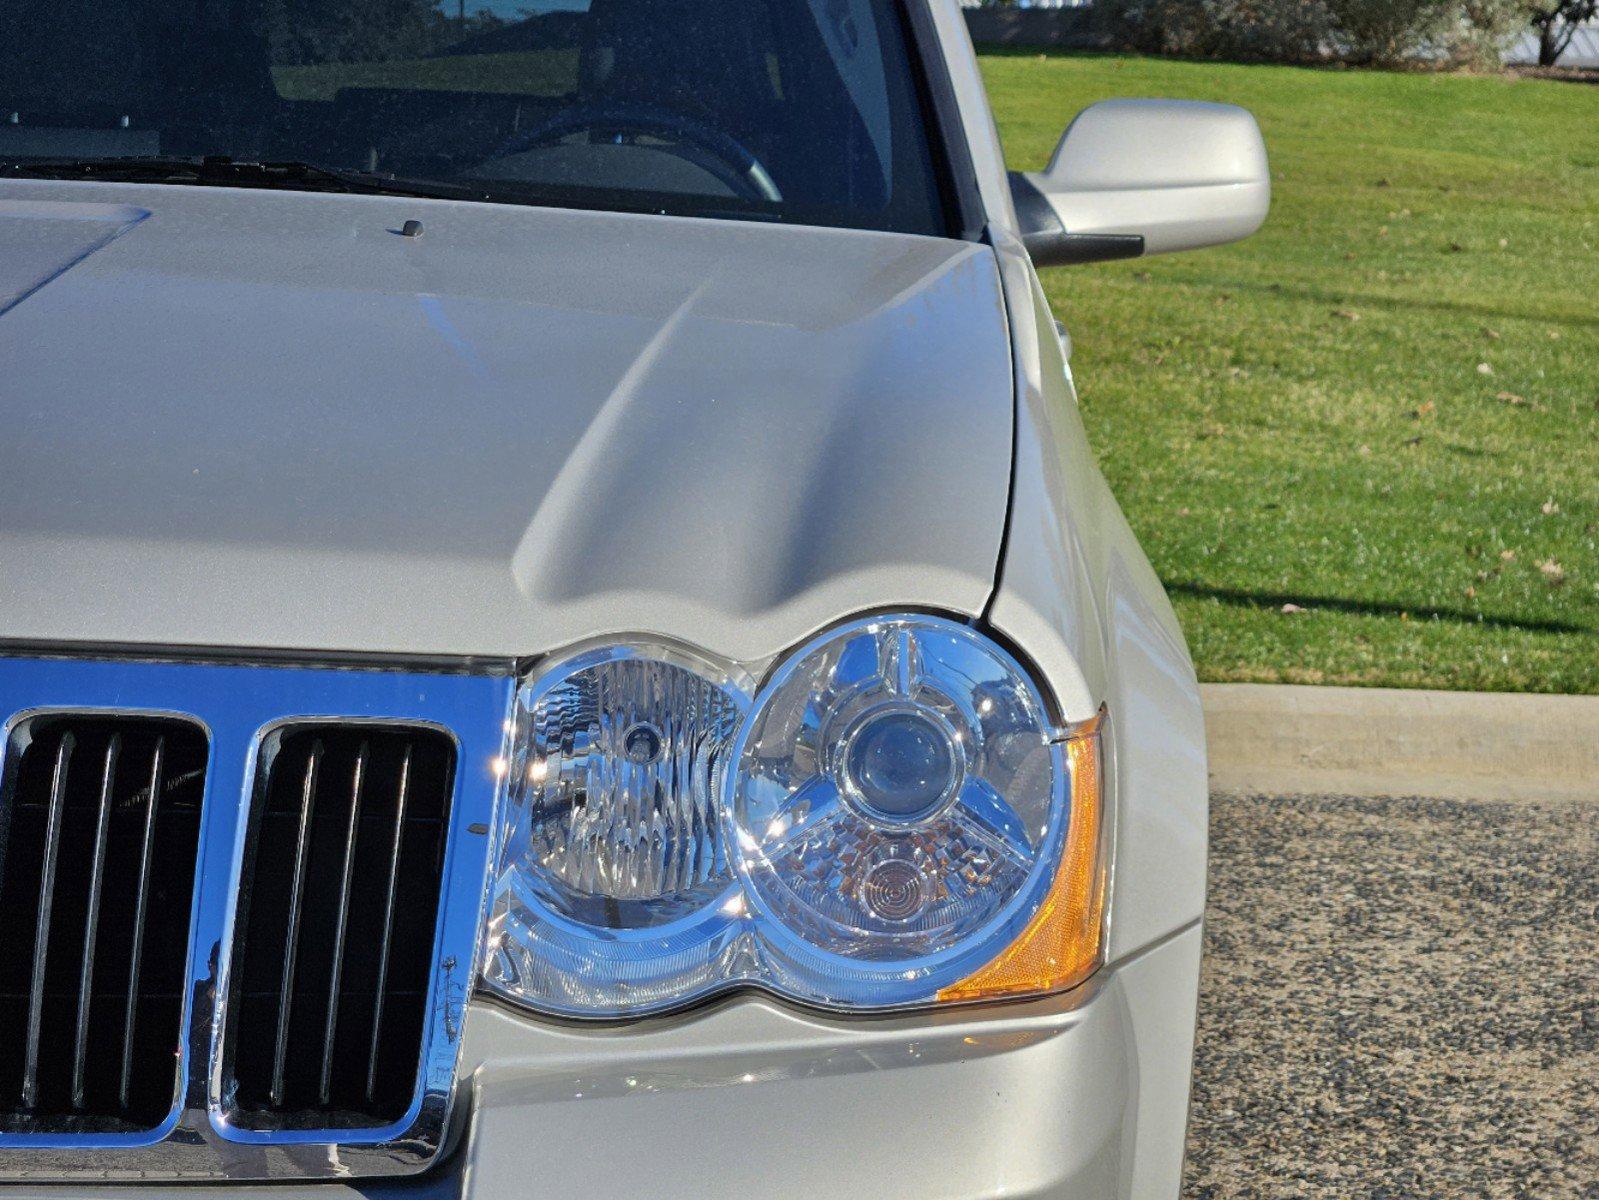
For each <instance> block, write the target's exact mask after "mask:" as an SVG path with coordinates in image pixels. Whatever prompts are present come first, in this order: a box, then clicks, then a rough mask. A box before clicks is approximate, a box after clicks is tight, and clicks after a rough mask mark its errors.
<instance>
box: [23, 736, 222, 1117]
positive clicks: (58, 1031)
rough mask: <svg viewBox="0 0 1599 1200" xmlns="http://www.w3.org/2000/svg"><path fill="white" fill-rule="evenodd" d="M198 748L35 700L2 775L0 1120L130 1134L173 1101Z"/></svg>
mask: <svg viewBox="0 0 1599 1200" xmlns="http://www.w3.org/2000/svg"><path fill="white" fill-rule="evenodd" d="M207 754H208V746H207V743H206V737H205V734H204V732H202V731H201V730H200V729H199V728H198V727H196V726H194V725H192V724H190V723H188V722H186V721H180V720H169V719H164V718H160V719H157V718H141V717H99V716H95V717H84V716H78V715H68V714H61V715H53V714H44V715H40V716H35V717H29V718H27V719H25V720H24V721H22V722H20V723H19V724H18V725H17V726H16V727H15V728H14V729H13V730H12V733H11V736H10V739H9V741H8V743H7V746H6V758H5V767H4V772H5V773H4V778H3V781H0V1130H4V1131H6V1132H62V1131H66V1132H82V1133H100V1132H110V1133H118V1132H137V1131H141V1130H149V1129H154V1128H156V1127H158V1126H159V1125H161V1123H162V1122H163V1121H165V1120H166V1118H167V1117H168V1115H169V1114H170V1113H171V1111H172V1109H173V1107H174V1105H175V1104H176V1103H177V1102H178V1089H179V1086H180V1080H179V1077H178V1061H179V1059H178V1054H179V1050H180V1048H181V1045H182V1040H183V1030H182V1019H183V1001H184V996H185V991H186V988H187V986H188V978H187V974H188V972H187V970H186V965H187V957H188V947H189V940H190V939H189V921H190V912H191V908H192V901H193V893H194V873H195V856H196V853H197V851H198V847H199V838H200V806H201V801H202V799H203V797H204V793H205V768H206V758H207Z"/></svg>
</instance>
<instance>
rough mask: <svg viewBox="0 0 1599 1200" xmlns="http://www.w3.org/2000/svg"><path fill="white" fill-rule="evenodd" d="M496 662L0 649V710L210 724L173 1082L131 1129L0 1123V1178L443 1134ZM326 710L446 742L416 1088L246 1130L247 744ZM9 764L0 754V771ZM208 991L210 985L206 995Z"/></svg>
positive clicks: (408, 1169) (462, 1002) (466, 960)
mask: <svg viewBox="0 0 1599 1200" xmlns="http://www.w3.org/2000/svg"><path fill="white" fill-rule="evenodd" d="M514 686H515V685H514V679H513V677H512V673H511V672H510V671H509V670H505V671H503V672H502V671H499V670H489V671H484V672H482V673H459V674H445V673H439V674H432V673H428V674H422V673H414V672H411V671H400V670H393V671H390V670H379V669H371V668H368V667H359V668H355V667H352V668H340V667H326V666H314V667H313V666H306V667H299V666H267V665H246V664H241V663H229V662H199V661H195V662H188V661H153V660H149V659H145V658H133V657H130V658H126V659H95V660H89V659H81V658H72V657H49V658H34V657H22V656H5V655H0V723H3V725H4V726H5V729H6V731H7V732H8V733H9V730H10V729H11V728H12V727H13V726H14V725H15V724H16V723H17V722H19V721H22V720H25V719H27V718H30V717H37V716H41V715H47V714H58V713H78V714H98V715H132V716H156V717H174V718H180V719H187V720H190V721H194V722H197V723H198V724H199V725H200V726H202V727H203V728H204V730H205V731H206V733H207V735H208V737H209V739H210V762H209V764H208V770H207V777H206V791H205V798H204V801H203V807H202V809H201V828H200V848H199V863H198V867H197V870H196V884H195V894H194V901H193V903H194V911H193V917H192V920H191V923H190V930H191V934H190V942H189V946H188V973H187V979H188V988H187V996H186V999H185V1001H184V1013H183V1025H182V1028H183V1030H184V1038H183V1043H182V1046H181V1049H180V1053H179V1080H180V1084H179V1089H178V1091H179V1096H180V1099H179V1100H178V1101H177V1102H176V1103H175V1104H174V1105H173V1108H172V1111H171V1112H170V1113H169V1114H168V1116H167V1118H166V1120H165V1121H163V1122H162V1123H161V1124H160V1125H159V1126H157V1127H156V1128H154V1129H152V1130H150V1131H148V1132H140V1133H76V1134H75V1133H70V1132H66V1131H62V1132H50V1131H32V1132H28V1133H0V1181H24V1180H25V1181H29V1182H40V1181H45V1180H80V1181H90V1180H92V1181H98V1182H116V1181H165V1182H201V1181H208V1180H209V1181H230V1180H231V1181H250V1180H261V1181H265V1180H275V1179H283V1180H287V1179H298V1180H311V1179H318V1178H339V1179H350V1178H363V1177H365V1178H376V1177H382V1176H396V1175H407V1174H414V1173H417V1172H419V1171H423V1170H425V1169H426V1168H427V1167H429V1166H430V1165H432V1163H434V1162H435V1161H436V1160H437V1159H438V1158H439V1157H440V1155H441V1154H442V1153H443V1151H444V1149H445V1148H446V1145H447V1142H448V1138H449V1133H450V1130H451V1128H452V1113H453V1110H454V1102H455V1099H456V1091H457V1081H456V1078H455V1074H456V1065H457V1059H458V1056H459V1051H460V1037H461V1025H462V1020H463V1017H464V1013H465V1008H466V1003H467V1000H468V997H469V995H470V993H471V989H472V980H473V974H474V968H475V958H476V948H477V945H478V940H479V935H480V930H481V926H482V920H483V912H484V908H485V904H486V899H487V888H488V863H489V850H490V847H489V841H490V837H489V831H490V830H491V829H492V828H493V818H494V808H495V804H496V800H497V796H498V793H499V790H500V769H499V764H501V763H503V761H504V754H505V740H506V732H505V723H506V714H507V713H508V711H509V708H510V704H511V698H512V693H513V690H514ZM320 721H336V722H341V723H342V722H350V723H367V722H382V723H384V724H388V725H396V726H405V725H414V726H424V727H432V728H436V729H440V730H443V731H445V732H447V733H448V734H449V735H450V736H451V737H452V738H453V739H454V740H455V744H456V751H457V753H456V772H455V784H454V794H453V797H452V798H451V802H450V808H449V818H448V832H447V843H446V859H445V867H444V878H443V885H442V892H441V895H440V898H439V913H438V920H437V925H436V931H435V941H434V955H433V971H432V976H431V984H430V993H429V997H428V1001H427V1009H426V1015H425V1018H424V1023H423V1030H424V1032H423V1046H422V1056H421V1065H420V1068H419V1071H418V1079H417V1085H416V1091H415V1094H414V1096H413V1100H412V1104H411V1107H410V1109H409V1110H408V1111H407V1113H406V1114H405V1115H404V1116H403V1117H402V1118H401V1119H400V1120H398V1121H396V1122H394V1123H393V1124H391V1125H388V1126H386V1127H383V1128H378V1129H338V1130H331V1129H323V1130H318V1129H294V1130H273V1131H256V1130H247V1129H241V1128H237V1127H235V1126H234V1125H233V1124H231V1123H230V1119H229V1118H230V1115H229V1110H228V1108H227V1107H226V1105H225V1104H224V1102H223V1098H224V1097H225V1096H226V1095H227V1094H228V1091H229V1089H228V1087H227V1082H228V1081H227V1080H225V1079H224V1077H223V1055H222V1049H223V1046H224V1036H225V1032H226V1031H225V1030H224V1029H223V1025H222V1022H223V1019H224V1014H225V1013H226V1012H227V1009H228V1005H227V1003H226V997H227V989H228V977H229V966H230V964H229V961H228V960H229V955H230V949H231V947H232V945H233V944H234V937H233V934H234V916H235V911H236V900H237V894H238V885H239V878H240V869H241V864H242V859H243V852H244V842H245V837H246V834H247V832H248V829H247V827H248V824H249V821H248V817H249V812H250V803H251V796H252V792H253V789H254V786H255V780H256V756H257V752H258V750H259V748H260V746H261V743H262V740H263V738H265V737H266V736H267V735H268V734H269V733H270V732H271V731H272V730H273V729H276V728H281V727H283V726H284V725H291V724H298V723H302V722H304V723H311V722H320ZM9 766H10V764H9V762H7V763H0V771H4V770H7V769H8V768H9ZM219 998H221V999H222V1000H223V1003H218V999H219Z"/></svg>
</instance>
